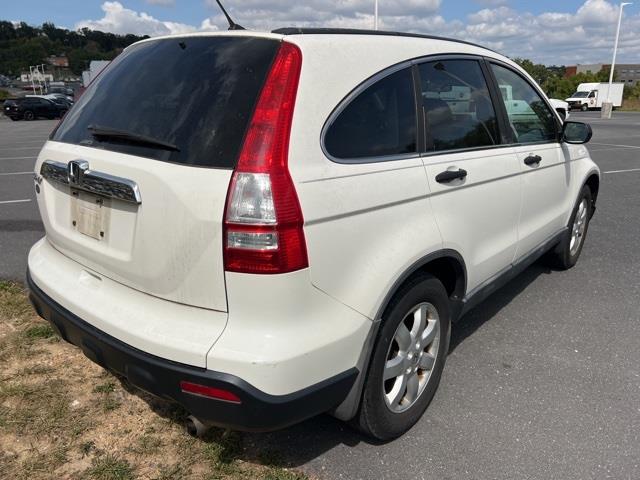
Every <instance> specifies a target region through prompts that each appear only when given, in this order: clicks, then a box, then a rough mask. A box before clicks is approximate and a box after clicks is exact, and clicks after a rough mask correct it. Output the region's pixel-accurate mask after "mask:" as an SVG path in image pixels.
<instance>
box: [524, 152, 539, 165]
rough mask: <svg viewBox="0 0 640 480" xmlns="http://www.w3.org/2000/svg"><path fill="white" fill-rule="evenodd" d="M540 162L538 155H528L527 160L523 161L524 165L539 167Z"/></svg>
mask: <svg viewBox="0 0 640 480" xmlns="http://www.w3.org/2000/svg"><path fill="white" fill-rule="evenodd" d="M541 161H542V157H541V156H540V155H529V156H528V157H527V158H525V159H524V163H525V164H526V165H529V166H531V165H540V162H541Z"/></svg>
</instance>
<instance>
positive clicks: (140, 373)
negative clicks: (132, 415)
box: [27, 272, 358, 431]
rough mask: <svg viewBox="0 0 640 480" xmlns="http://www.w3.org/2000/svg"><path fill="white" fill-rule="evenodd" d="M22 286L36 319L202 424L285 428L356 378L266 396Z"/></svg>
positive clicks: (327, 404) (321, 408) (352, 374)
mask: <svg viewBox="0 0 640 480" xmlns="http://www.w3.org/2000/svg"><path fill="white" fill-rule="evenodd" d="M27 283H28V286H29V290H30V295H29V297H30V300H31V302H32V304H33V306H34V308H35V309H36V311H37V313H38V315H40V316H41V317H42V318H44V319H45V320H47V321H48V322H49V323H51V325H52V326H53V327H54V328H55V329H56V330H57V331H58V332H59V333H60V336H61V337H62V338H63V339H64V340H66V341H67V342H69V343H71V344H73V345H76V346H78V347H80V348H81V349H82V351H83V352H84V354H85V355H86V356H87V357H88V358H89V359H90V360H92V361H93V362H95V363H97V364H98V365H100V366H102V367H103V368H105V369H107V370H110V371H112V372H114V373H117V374H119V375H122V376H124V377H125V378H126V379H127V380H128V381H129V382H130V383H131V384H132V385H135V386H136V387H138V388H141V389H142V390H145V391H147V392H149V393H151V394H153V395H156V396H158V397H161V398H165V399H168V400H173V401H175V402H177V403H179V404H180V405H182V406H183V407H184V408H185V409H186V410H188V411H189V412H190V413H191V414H192V415H194V416H195V417H196V418H198V419H200V420H201V421H202V422H204V423H208V424H212V425H218V426H223V427H227V428H232V429H237V430H252V431H268V430H276V429H279V428H284V427H286V426H289V425H292V424H294V423H297V422H300V421H302V420H305V419H307V418H310V417H312V416H314V415H317V414H319V413H322V412H326V411H328V410H331V409H332V408H334V407H336V406H337V405H338V404H340V403H341V402H342V401H343V400H344V399H345V398H346V396H347V394H348V393H349V391H350V389H351V387H352V385H353V383H354V381H355V379H356V377H357V375H358V370H357V368H351V369H349V370H347V371H345V372H343V373H341V374H338V375H336V376H334V377H332V378H329V379H327V380H324V381H322V382H320V383H317V384H314V385H311V386H310V387H307V388H304V389H303V390H299V391H297V392H294V393H290V394H287V395H269V394H267V393H264V392H262V391H261V390H259V389H257V388H255V387H254V386H252V385H251V384H249V383H248V382H246V381H244V380H242V379H241V378H239V377H236V376H234V375H230V374H226V373H220V372H215V371H212V370H208V369H204V368H198V367H193V366H188V365H185V364H181V363H177V362H173V361H171V360H166V359H163V358H160V357H157V356H155V355H151V354H149V353H146V352H143V351H141V350H138V349H136V348H134V347H131V346H129V345H127V344H125V343H124V342H122V341H120V340H118V339H116V338H114V337H112V336H110V335H108V334H106V333H104V332H102V331H101V330H98V329H97V328H95V327H93V326H92V325H90V324H89V323H87V322H85V321H84V320H82V319H81V318H79V317H78V316H76V315H74V314H73V313H71V312H70V311H68V310H67V309H65V308H64V307H63V306H61V305H59V304H58V303H56V302H55V301H54V300H53V299H51V298H50V297H49V296H48V295H47V294H45V293H44V292H43V291H42V290H41V289H40V288H39V287H38V286H37V285H36V284H35V283H34V281H33V279H32V278H31V275H30V273H29V272H27ZM181 381H188V382H193V383H197V384H201V385H206V386H210V387H214V388H219V389H223V390H227V391H230V392H232V393H234V394H235V395H237V396H238V397H239V398H240V400H241V403H240V404H237V403H230V402H225V401H221V400H213V399H209V398H206V397H201V396H197V395H193V394H189V393H185V392H183V391H182V390H181V389H180V382H181Z"/></svg>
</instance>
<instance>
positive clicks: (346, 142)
mask: <svg viewBox="0 0 640 480" xmlns="http://www.w3.org/2000/svg"><path fill="white" fill-rule="evenodd" d="M416 134H417V127H416V108H415V96H414V92H413V80H412V76H411V70H410V69H409V68H406V69H404V70H400V71H399V72H396V73H392V74H391V75H389V76H387V77H384V78H383V79H381V80H379V81H377V82H376V83H374V84H373V85H371V86H369V87H367V88H366V89H365V90H364V91H362V92H361V93H360V94H359V95H358V96H357V97H355V98H354V99H353V100H352V101H351V102H350V103H349V104H348V105H347V106H346V107H345V108H344V109H343V110H342V111H341V112H340V113H339V114H338V116H337V117H336V119H335V120H334V121H333V123H332V124H331V125H330V126H329V127H328V129H327V132H326V135H325V139H324V145H325V149H326V151H327V153H329V155H331V156H332V157H335V158H338V159H358V158H368V157H383V156H390V155H404V154H410V153H415V152H416V151H417V149H416Z"/></svg>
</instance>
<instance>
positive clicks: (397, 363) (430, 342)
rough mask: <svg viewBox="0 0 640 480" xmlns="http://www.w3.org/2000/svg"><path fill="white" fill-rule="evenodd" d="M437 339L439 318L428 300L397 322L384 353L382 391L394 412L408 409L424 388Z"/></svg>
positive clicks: (433, 361) (434, 353) (438, 338)
mask: <svg viewBox="0 0 640 480" xmlns="http://www.w3.org/2000/svg"><path fill="white" fill-rule="evenodd" d="M439 343H440V318H439V316H438V311H437V310H436V308H435V307H434V306H433V305H432V304H430V303H421V304H420V305H417V306H415V307H414V308H412V309H411V310H410V311H409V313H408V314H407V315H406V316H405V318H404V319H403V321H402V322H400V324H399V325H398V328H397V329H396V333H395V335H394V338H393V341H392V342H391V345H390V346H389V352H388V353H387V362H386V364H385V369H384V374H383V386H382V388H383V393H384V397H385V402H386V404H387V407H388V408H389V409H390V410H391V411H392V412H395V413H400V412H403V411H405V410H407V409H409V408H410V407H411V406H412V405H413V404H414V403H415V402H416V401H417V399H418V398H419V397H420V395H421V394H422V392H423V391H424V389H425V387H426V385H427V383H428V381H429V378H430V376H431V372H432V370H433V368H434V365H435V361H436V356H437V353H438V346H439Z"/></svg>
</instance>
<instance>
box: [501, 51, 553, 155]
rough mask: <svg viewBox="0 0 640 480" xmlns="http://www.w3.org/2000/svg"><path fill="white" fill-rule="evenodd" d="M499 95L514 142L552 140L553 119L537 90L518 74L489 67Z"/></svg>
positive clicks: (503, 68) (504, 69)
mask: <svg viewBox="0 0 640 480" xmlns="http://www.w3.org/2000/svg"><path fill="white" fill-rule="evenodd" d="M491 68H492V69H493V73H494V74H495V76H496V80H497V81H498V86H499V87H500V91H501V92H503V93H502V97H503V100H504V105H505V107H506V109H507V115H508V116H509V123H510V124H511V129H512V131H513V134H514V136H515V140H516V143H533V142H543V141H553V140H555V139H556V136H557V135H556V128H557V124H556V117H555V114H554V113H553V112H552V110H551V109H550V108H549V107H548V106H547V104H546V103H545V102H544V101H543V100H542V97H541V96H540V95H539V94H538V92H536V90H535V89H534V88H533V87H532V86H531V85H530V84H529V82H527V81H526V80H525V79H524V78H522V77H521V76H520V75H518V74H517V73H515V72H513V71H512V70H509V69H508V68H505V67H501V66H500V65H494V64H492V65H491Z"/></svg>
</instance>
